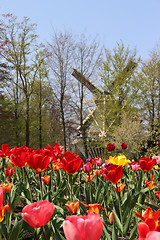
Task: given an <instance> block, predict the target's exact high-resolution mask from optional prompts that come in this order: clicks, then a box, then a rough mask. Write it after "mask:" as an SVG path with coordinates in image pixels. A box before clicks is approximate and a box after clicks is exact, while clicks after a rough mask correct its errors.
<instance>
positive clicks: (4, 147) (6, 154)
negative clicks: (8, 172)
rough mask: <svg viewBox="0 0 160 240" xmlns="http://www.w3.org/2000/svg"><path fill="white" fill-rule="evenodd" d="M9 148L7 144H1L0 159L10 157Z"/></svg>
mask: <svg viewBox="0 0 160 240" xmlns="http://www.w3.org/2000/svg"><path fill="white" fill-rule="evenodd" d="M10 154H11V153H10V151H9V146H8V144H2V150H0V157H2V158H7V157H9V156H10Z"/></svg>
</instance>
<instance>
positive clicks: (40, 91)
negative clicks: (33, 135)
mask: <svg viewBox="0 0 160 240" xmlns="http://www.w3.org/2000/svg"><path fill="white" fill-rule="evenodd" d="M39 148H40V149H41V148H42V82H41V80H40V86H39Z"/></svg>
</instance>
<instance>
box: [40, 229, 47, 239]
mask: <svg viewBox="0 0 160 240" xmlns="http://www.w3.org/2000/svg"><path fill="white" fill-rule="evenodd" d="M41 230H42V234H43V238H44V240H47V238H46V235H45V233H44V228H43V226H42V227H41Z"/></svg>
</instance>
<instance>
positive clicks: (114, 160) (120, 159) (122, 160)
mask: <svg viewBox="0 0 160 240" xmlns="http://www.w3.org/2000/svg"><path fill="white" fill-rule="evenodd" d="M109 162H110V163H112V164H116V165H121V166H122V167H124V166H125V165H126V164H127V163H130V162H131V161H130V160H129V159H127V158H126V156H124V155H121V154H120V155H119V156H117V157H112V156H110V157H109Z"/></svg>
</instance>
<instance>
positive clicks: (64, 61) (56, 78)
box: [48, 32, 75, 151]
mask: <svg viewBox="0 0 160 240" xmlns="http://www.w3.org/2000/svg"><path fill="white" fill-rule="evenodd" d="M74 50H75V44H74V40H73V37H72V34H71V33H68V32H64V33H62V32H55V33H54V36H53V39H52V43H48V59H49V63H50V67H51V74H53V75H52V76H51V79H52V85H53V89H54V95H55V97H56V99H57V101H58V103H59V106H60V112H61V122H62V127H63V143H64V148H65V151H66V149H67V140H66V114H67V111H68V109H67V102H66V97H67V91H69V89H68V86H69V85H68V83H69V81H70V76H71V69H72V65H73V54H74Z"/></svg>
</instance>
